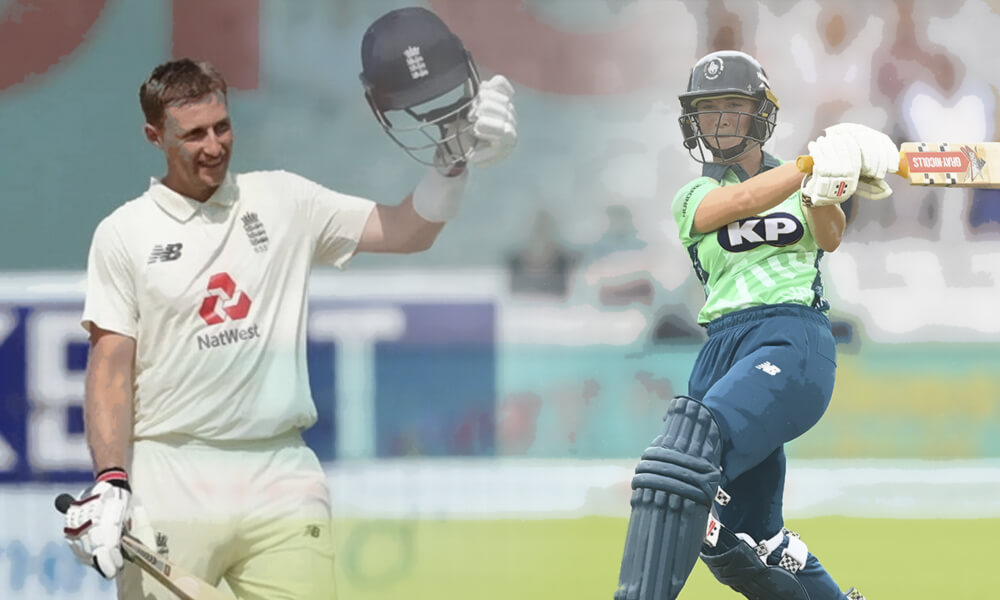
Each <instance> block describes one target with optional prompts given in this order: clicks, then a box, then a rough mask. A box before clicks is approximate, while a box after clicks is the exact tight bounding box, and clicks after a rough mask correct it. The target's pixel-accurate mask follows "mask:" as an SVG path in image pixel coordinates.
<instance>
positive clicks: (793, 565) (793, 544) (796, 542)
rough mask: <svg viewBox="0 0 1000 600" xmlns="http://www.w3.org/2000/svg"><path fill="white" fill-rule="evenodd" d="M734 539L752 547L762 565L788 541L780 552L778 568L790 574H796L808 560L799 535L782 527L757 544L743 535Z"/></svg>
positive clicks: (806, 551)
mask: <svg viewBox="0 0 1000 600" xmlns="http://www.w3.org/2000/svg"><path fill="white" fill-rule="evenodd" d="M736 537H738V538H739V539H741V540H743V541H744V542H746V543H747V545H748V546H751V547H753V549H754V552H755V553H756V554H757V556H758V558H760V561H761V562H762V563H764V564H768V563H767V559H768V557H769V556H771V553H772V552H774V551H775V550H777V549H778V547H780V546H781V544H782V543H784V542H785V540H788V543H787V545H786V546H785V548H784V549H783V550H782V551H781V557H780V558H779V559H778V566H779V567H781V568H782V569H785V570H787V571H790V572H792V573H797V572H798V571H800V570H801V569H802V567H804V566H806V560H808V558H809V548H808V547H807V546H806V543H805V542H803V541H802V539H801V538H799V534H797V533H795V532H794V531H790V530H788V529H786V528H784V527H782V528H781V531H779V532H778V533H776V534H775V535H773V536H772V537H770V538H768V539H766V540H761V541H760V542H759V543H757V542H754V540H753V538H752V537H750V536H749V535H747V534H745V533H737V534H736Z"/></svg>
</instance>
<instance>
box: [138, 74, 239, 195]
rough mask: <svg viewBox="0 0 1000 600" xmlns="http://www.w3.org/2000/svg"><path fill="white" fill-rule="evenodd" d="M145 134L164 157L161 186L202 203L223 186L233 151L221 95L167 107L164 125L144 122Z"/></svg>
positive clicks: (224, 100)
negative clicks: (164, 170) (164, 174)
mask: <svg viewBox="0 0 1000 600" xmlns="http://www.w3.org/2000/svg"><path fill="white" fill-rule="evenodd" d="M145 134H146V138H147V139H148V140H149V141H150V142H151V143H152V144H153V145H155V146H157V147H158V148H160V149H161V150H163V152H164V154H165V155H166V158H167V175H166V177H164V179H163V183H164V184H165V185H167V186H168V187H169V188H171V189H173V190H174V191H176V192H178V193H180V194H183V195H185V196H188V197H189V198H194V199H195V200H199V201H204V200H207V199H208V198H209V196H211V195H212V194H213V193H214V192H215V190H216V189H218V187H219V186H220V185H222V182H223V181H224V180H225V177H226V172H227V171H228V169H229V159H230V158H231V157H232V152H233V130H232V124H231V122H230V120H229V110H228V108H227V106H226V96H225V94H224V93H222V92H213V93H210V94H207V95H205V96H202V97H201V98H198V99H196V100H185V101H178V102H174V103H171V104H169V105H168V106H167V107H166V110H165V111H164V118H163V125H162V126H161V127H155V126H153V125H151V124H149V123H147V124H146V125H145Z"/></svg>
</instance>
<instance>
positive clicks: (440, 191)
mask: <svg viewBox="0 0 1000 600" xmlns="http://www.w3.org/2000/svg"><path fill="white" fill-rule="evenodd" d="M468 179H469V172H468V171H462V172H461V173H460V174H458V175H455V176H453V177H447V176H445V175H442V174H441V173H439V172H438V170H437V169H435V168H431V169H428V170H427V172H426V173H425V174H424V176H423V178H422V179H421V180H420V182H419V183H417V187H415V188H413V210H415V211H416V212H417V214H418V215H420V217H421V218H423V219H424V220H426V221H430V222H432V223H443V222H445V221H447V220H449V219H452V218H454V217H455V216H456V215H457V214H458V209H459V206H460V204H461V201H462V194H463V193H464V192H465V184H466V182H467V181H468Z"/></svg>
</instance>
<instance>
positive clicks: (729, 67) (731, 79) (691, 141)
mask: <svg viewBox="0 0 1000 600" xmlns="http://www.w3.org/2000/svg"><path fill="white" fill-rule="evenodd" d="M732 96H736V97H742V98H750V99H752V100H754V101H755V102H756V107H755V108H754V110H753V112H750V113H746V112H735V113H734V112H732V111H721V110H711V111H699V110H698V103H699V102H700V101H702V100H707V99H716V98H727V97H732ZM678 98H679V99H680V102H681V116H680V118H679V121H680V125H681V132H682V133H683V135H684V147H685V148H687V149H688V151H689V152H690V154H691V156H692V158H694V159H695V160H696V161H698V162H702V163H704V162H711V159H712V158H720V159H722V160H724V161H732V160H735V159H737V158H739V157H741V156H743V155H744V154H746V153H747V152H749V151H750V150H751V149H753V144H754V143H756V144H759V145H761V146H763V145H764V142H766V141H767V140H768V139H770V137H771V134H772V133H774V125H775V122H776V121H777V117H778V108H779V103H778V97H777V96H775V95H774V93H773V92H772V91H771V84H770V82H768V79H767V74H766V73H765V72H764V68H763V67H762V66H760V63H759V62H757V60H756V59H755V58H754V57H752V56H750V55H749V54H746V53H744V52H738V51H735V50H721V51H718V52H712V53H711V54H707V55H705V56H703V57H702V58H701V59H699V60H698V62H696V63H695V65H694V67H692V69H691V76H690V78H689V79H688V86H687V91H686V92H685V93H683V94H681V95H680V96H678ZM723 112H728V113H731V114H735V115H737V117H736V118H737V119H738V120H742V119H748V120H749V121H750V123H749V125H750V127H749V130H748V131H747V133H746V135H731V132H727V135H726V136H722V135H720V134H719V126H720V125H721V122H722V113H723ZM713 117H714V118H713ZM709 123H714V128H711V130H709V131H705V130H703V127H706V128H707V124H709ZM737 129H738V128H737ZM721 137H738V138H742V139H741V140H740V143H739V144H737V145H736V146H734V147H732V148H725V149H720V148H719V138H721ZM706 149H707V150H708V152H709V155H710V156H709V157H706V154H705V150H706Z"/></svg>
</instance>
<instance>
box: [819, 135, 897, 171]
mask: <svg viewBox="0 0 1000 600" xmlns="http://www.w3.org/2000/svg"><path fill="white" fill-rule="evenodd" d="M826 134H827V135H834V134H839V135H846V136H848V137H850V138H852V139H854V141H855V142H857V143H858V147H859V148H861V176H862V177H866V178H872V179H885V175H886V173H895V172H896V171H897V170H899V148H898V147H897V146H896V144H894V143H893V141H892V140H891V139H890V138H889V136H887V135H886V134H884V133H882V132H881V131H878V130H876V129H872V128H871V127H868V126H866V125H858V124H857V123H839V124H837V125H834V126H832V127H827V128H826Z"/></svg>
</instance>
